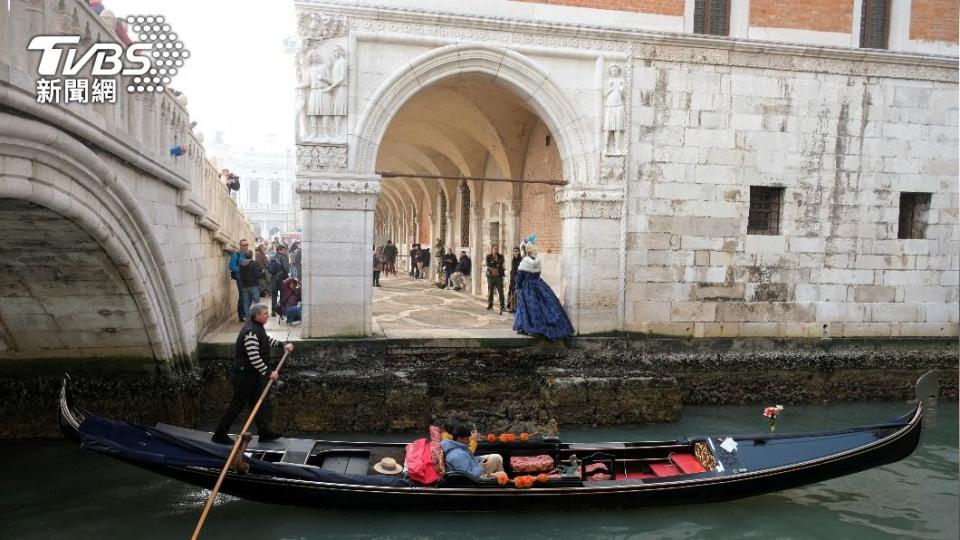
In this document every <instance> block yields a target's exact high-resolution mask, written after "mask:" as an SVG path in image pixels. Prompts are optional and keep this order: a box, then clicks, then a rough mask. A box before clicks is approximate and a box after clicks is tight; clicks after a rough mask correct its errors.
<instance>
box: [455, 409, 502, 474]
mask: <svg viewBox="0 0 960 540" xmlns="http://www.w3.org/2000/svg"><path fill="white" fill-rule="evenodd" d="M445 429H446V431H447V433H449V434H450V435H451V436H453V440H450V439H444V440H443V441H442V442H441V443H440V447H441V448H443V456H444V461H445V463H446V470H447V472H450V471H460V472H465V473H467V474H469V475H471V476H476V477H477V478H484V477H489V476H491V475H493V474H496V473H501V472H503V457H502V456H501V455H500V454H487V455H485V456H474V455H473V452H471V451H470V448H469V446H468V444H469V443H470V435H471V431H470V428H468V427H467V426H466V425H464V424H463V423H462V422H460V421H457V420H454V421H451V422H450V423H449V424H447V425H446V426H445Z"/></svg>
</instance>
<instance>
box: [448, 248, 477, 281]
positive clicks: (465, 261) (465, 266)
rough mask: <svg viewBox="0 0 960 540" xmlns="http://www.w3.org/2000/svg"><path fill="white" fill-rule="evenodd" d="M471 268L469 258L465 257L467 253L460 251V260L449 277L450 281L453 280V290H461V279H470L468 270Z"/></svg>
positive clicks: (471, 264)
mask: <svg viewBox="0 0 960 540" xmlns="http://www.w3.org/2000/svg"><path fill="white" fill-rule="evenodd" d="M472 266H473V262H472V261H471V260H470V257H467V252H466V251H463V250H461V251H460V260H459V261H457V268H456V269H455V270H454V272H453V275H452V276H450V279H451V280H453V290H455V291H460V290H463V287H464V280H463V278H465V277H470V270H471V267H472Z"/></svg>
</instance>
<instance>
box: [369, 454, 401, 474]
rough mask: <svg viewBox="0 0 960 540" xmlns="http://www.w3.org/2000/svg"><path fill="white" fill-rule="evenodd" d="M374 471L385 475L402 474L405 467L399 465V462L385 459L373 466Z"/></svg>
mask: <svg viewBox="0 0 960 540" xmlns="http://www.w3.org/2000/svg"><path fill="white" fill-rule="evenodd" d="M373 470H375V471H377V472H378V473H383V474H400V473H402V472H403V467H401V466H400V464H399V463H397V460H395V459H393V458H389V457H385V458H383V459H381V460H380V462H379V463H377V464H376V465H374V466H373Z"/></svg>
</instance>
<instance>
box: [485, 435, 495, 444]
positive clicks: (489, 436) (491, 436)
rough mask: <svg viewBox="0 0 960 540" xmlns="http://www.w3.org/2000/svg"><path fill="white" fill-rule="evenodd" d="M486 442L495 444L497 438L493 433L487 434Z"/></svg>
mask: <svg viewBox="0 0 960 540" xmlns="http://www.w3.org/2000/svg"><path fill="white" fill-rule="evenodd" d="M487 442H488V443H495V442H497V436H496V435H494V434H493V433H488V434H487Z"/></svg>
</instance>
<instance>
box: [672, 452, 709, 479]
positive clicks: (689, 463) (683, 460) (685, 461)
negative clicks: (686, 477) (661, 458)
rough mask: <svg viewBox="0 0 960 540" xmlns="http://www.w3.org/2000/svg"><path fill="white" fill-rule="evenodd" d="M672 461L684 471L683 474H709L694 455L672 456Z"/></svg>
mask: <svg viewBox="0 0 960 540" xmlns="http://www.w3.org/2000/svg"><path fill="white" fill-rule="evenodd" d="M670 461H672V462H673V464H674V465H676V466H677V468H678V469H680V470H681V471H683V474H696V473H702V472H707V470H706V469H705V468H703V465H701V464H700V462H699V461H698V460H697V458H695V457H694V456H693V455H692V454H671V455H670Z"/></svg>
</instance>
